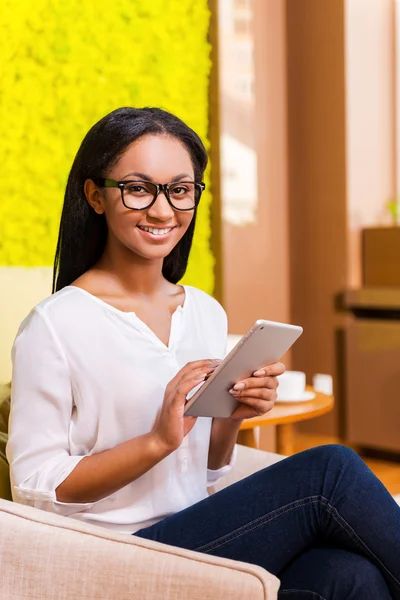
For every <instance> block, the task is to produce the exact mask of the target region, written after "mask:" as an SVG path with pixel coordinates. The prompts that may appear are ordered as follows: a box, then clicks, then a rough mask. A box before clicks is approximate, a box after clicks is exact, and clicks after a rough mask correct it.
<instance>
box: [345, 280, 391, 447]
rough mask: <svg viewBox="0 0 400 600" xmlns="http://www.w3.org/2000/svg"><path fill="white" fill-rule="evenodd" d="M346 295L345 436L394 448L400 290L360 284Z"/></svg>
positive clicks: (365, 444)
mask: <svg viewBox="0 0 400 600" xmlns="http://www.w3.org/2000/svg"><path fill="white" fill-rule="evenodd" d="M347 300H348V305H349V308H350V309H351V310H352V312H353V316H352V317H350V318H349V322H348V325H347V328H346V336H345V339H346V341H345V353H346V360H345V365H346V373H345V391H346V402H345V430H346V439H347V440H348V441H349V442H351V443H352V444H355V445H358V446H363V447H367V448H368V447H369V448H378V449H382V450H388V451H391V452H396V453H397V452H400V289H399V290H396V289H393V290H392V292H391V293H390V291H388V290H379V289H368V288H363V289H362V290H359V291H353V292H352V293H350V294H349V296H348V298H347Z"/></svg>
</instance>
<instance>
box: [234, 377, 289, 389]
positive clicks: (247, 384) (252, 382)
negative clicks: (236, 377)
mask: <svg viewBox="0 0 400 600" xmlns="http://www.w3.org/2000/svg"><path fill="white" fill-rule="evenodd" d="M278 385H279V381H278V379H277V378H276V377H249V378H248V379H242V380H241V381H238V382H237V383H236V384H235V385H234V386H233V388H232V391H233V392H242V391H243V390H247V389H253V388H262V387H265V388H268V389H270V390H276V389H277V387H278Z"/></svg>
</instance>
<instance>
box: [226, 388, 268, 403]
mask: <svg viewBox="0 0 400 600" xmlns="http://www.w3.org/2000/svg"><path fill="white" fill-rule="evenodd" d="M276 396H277V394H276V392H274V391H272V390H270V391H266V390H264V389H260V390H257V391H256V392H254V390H252V393H251V394H248V395H240V396H237V397H236V400H237V401H238V402H243V403H244V404H250V405H251V406H256V405H257V406H258V405H259V404H260V403H261V404H262V403H267V404H271V403H272V404H275V401H276Z"/></svg>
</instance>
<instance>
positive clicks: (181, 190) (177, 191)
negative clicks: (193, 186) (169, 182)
mask: <svg viewBox="0 0 400 600" xmlns="http://www.w3.org/2000/svg"><path fill="white" fill-rule="evenodd" d="M170 191H171V194H173V195H174V196H183V195H184V194H186V193H187V191H188V189H187V188H186V187H184V186H182V185H179V186H176V187H174V188H172V189H171V190H170Z"/></svg>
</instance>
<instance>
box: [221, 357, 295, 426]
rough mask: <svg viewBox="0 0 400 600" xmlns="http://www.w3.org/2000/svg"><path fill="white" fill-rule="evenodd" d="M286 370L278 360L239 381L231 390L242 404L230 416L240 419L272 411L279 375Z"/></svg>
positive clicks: (236, 419) (235, 419)
mask: <svg viewBox="0 0 400 600" xmlns="http://www.w3.org/2000/svg"><path fill="white" fill-rule="evenodd" d="M284 372H285V366H284V365H283V364H282V363H280V362H277V363H273V364H272V365H268V366H266V367H263V368H262V369H258V371H255V372H254V373H253V377H249V378H248V379H243V380H242V381H238V382H237V383H236V384H235V385H234V386H233V388H232V389H231V390H229V392H230V393H231V394H232V396H233V397H234V398H236V399H237V400H238V401H239V402H240V403H241V404H240V406H238V408H237V409H236V410H235V411H234V413H233V414H232V415H231V417H230V418H231V419H233V420H234V421H240V420H242V419H250V418H251V417H258V416H261V415H264V414H265V413H267V412H268V411H270V410H271V408H272V407H273V406H274V404H275V400H276V397H277V392H276V390H277V388H278V385H279V381H278V380H277V376H278V375H282V373H284Z"/></svg>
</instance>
